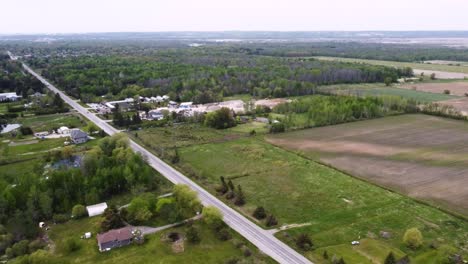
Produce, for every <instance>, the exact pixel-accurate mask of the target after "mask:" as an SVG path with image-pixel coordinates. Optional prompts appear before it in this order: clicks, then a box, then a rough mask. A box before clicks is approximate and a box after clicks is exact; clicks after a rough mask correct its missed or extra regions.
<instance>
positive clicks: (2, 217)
mask: <svg viewBox="0 0 468 264" xmlns="http://www.w3.org/2000/svg"><path fill="white" fill-rule="evenodd" d="M41 165H42V166H40V167H38V168H37V170H34V171H31V172H28V173H24V174H18V176H17V178H16V179H14V182H7V179H0V224H1V225H4V226H5V227H6V230H8V237H11V239H7V240H6V241H7V243H5V244H2V243H3V242H2V241H3V240H2V241H0V244H1V245H4V246H2V247H0V254H1V253H4V252H5V250H6V248H7V247H10V246H11V245H13V244H14V243H15V242H19V241H21V240H24V239H29V240H30V239H34V238H36V237H37V235H38V234H39V232H40V230H39V228H38V222H39V221H44V220H47V219H53V220H54V221H55V222H62V221H66V220H68V219H69V215H70V212H71V211H72V207H73V206H74V205H76V204H95V203H97V202H100V201H102V199H106V198H109V197H110V196H111V195H116V194H119V193H123V192H128V191H134V192H143V191H147V190H154V189H156V188H157V187H158V185H159V181H158V179H157V178H156V177H154V176H155V173H154V171H153V170H152V169H151V168H150V167H149V166H148V165H147V164H146V163H145V161H144V159H143V157H142V156H140V155H138V154H135V153H133V152H132V151H131V149H130V148H129V147H128V140H127V139H126V138H125V137H124V136H123V135H116V136H113V137H108V138H104V139H102V140H101V141H100V142H99V144H98V145H97V146H96V147H94V148H93V149H92V150H90V151H89V152H88V153H87V154H86V155H85V156H84V158H83V164H82V166H81V168H79V169H65V168H59V169H57V170H54V171H52V172H49V173H48V175H46V177H44V176H43V174H42V172H43V169H42V167H43V165H44V164H41ZM74 209H76V208H74ZM76 210H78V209H76ZM76 210H73V211H74V212H72V213H74V214H75V213H77V212H79V210H78V211H76ZM78 215H80V216H81V214H78Z"/></svg>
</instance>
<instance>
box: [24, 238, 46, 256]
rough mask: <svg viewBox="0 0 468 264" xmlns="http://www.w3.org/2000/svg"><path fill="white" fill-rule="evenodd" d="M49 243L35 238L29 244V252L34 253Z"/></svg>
mask: <svg viewBox="0 0 468 264" xmlns="http://www.w3.org/2000/svg"><path fill="white" fill-rule="evenodd" d="M46 245H47V244H46V243H45V242H44V241H42V240H39V239H36V240H33V241H31V242H30V243H29V245H28V251H29V253H33V252H35V251H37V250H39V249H43V248H44V247H45V246H46Z"/></svg>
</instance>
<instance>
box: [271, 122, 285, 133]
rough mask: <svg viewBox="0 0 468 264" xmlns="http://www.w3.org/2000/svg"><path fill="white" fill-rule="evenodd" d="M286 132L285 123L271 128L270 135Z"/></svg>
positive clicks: (272, 125)
mask: <svg viewBox="0 0 468 264" xmlns="http://www.w3.org/2000/svg"><path fill="white" fill-rule="evenodd" d="M284 131H286V127H285V125H284V124H283V123H281V122H280V123H273V124H271V127H270V133H282V132H284Z"/></svg>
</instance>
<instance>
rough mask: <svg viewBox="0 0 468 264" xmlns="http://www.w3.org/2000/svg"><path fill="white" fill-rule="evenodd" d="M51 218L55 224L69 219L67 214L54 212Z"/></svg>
mask: <svg viewBox="0 0 468 264" xmlns="http://www.w3.org/2000/svg"><path fill="white" fill-rule="evenodd" d="M52 219H53V220H54V222H55V223H57V224H61V223H65V222H66V221H68V220H69V218H68V215H66V214H54V215H53V216H52Z"/></svg>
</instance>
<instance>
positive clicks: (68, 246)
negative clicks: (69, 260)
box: [63, 238, 81, 254]
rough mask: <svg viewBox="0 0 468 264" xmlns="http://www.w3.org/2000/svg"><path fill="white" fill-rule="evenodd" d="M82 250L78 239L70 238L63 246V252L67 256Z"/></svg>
mask: <svg viewBox="0 0 468 264" xmlns="http://www.w3.org/2000/svg"><path fill="white" fill-rule="evenodd" d="M80 248H81V244H80V241H78V239H76V238H68V239H67V240H65V243H64V244H63V252H64V253H65V254H70V253H72V252H75V251H77V250H79V249H80Z"/></svg>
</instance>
